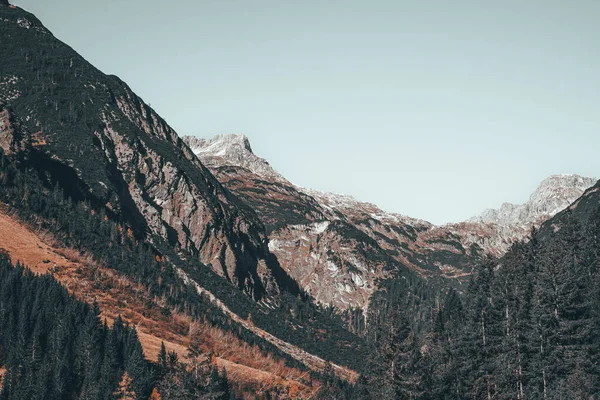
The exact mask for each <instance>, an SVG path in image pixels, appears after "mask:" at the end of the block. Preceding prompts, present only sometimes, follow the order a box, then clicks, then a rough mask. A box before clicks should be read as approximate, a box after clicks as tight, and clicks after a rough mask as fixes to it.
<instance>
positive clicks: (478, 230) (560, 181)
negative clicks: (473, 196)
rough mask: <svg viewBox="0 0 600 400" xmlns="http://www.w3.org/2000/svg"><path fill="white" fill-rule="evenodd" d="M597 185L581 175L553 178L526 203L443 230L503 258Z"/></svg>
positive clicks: (549, 178) (509, 206)
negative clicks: (514, 245) (507, 252)
mask: <svg viewBox="0 0 600 400" xmlns="http://www.w3.org/2000/svg"><path fill="white" fill-rule="evenodd" d="M595 183H596V179H595V178H587V177H582V176H579V175H567V174H563V175H552V176H550V177H548V178H546V179H544V180H543V181H542V182H541V183H540V184H539V186H538V187H537V189H536V190H535V191H534V192H533V193H532V194H531V196H530V197H529V200H528V201H527V202H525V203H523V204H511V203H504V204H502V206H501V207H500V208H499V209H488V210H486V211H484V212H483V213H482V214H481V215H479V216H476V217H473V218H471V219H469V220H468V221H466V222H463V223H458V224H449V225H445V226H444V227H443V228H445V229H449V230H450V231H452V232H454V233H456V234H458V235H460V236H461V237H462V238H463V242H464V243H466V244H477V245H478V246H480V247H481V248H482V249H483V250H484V251H485V252H487V253H489V254H492V255H496V256H500V255H503V254H504V253H505V252H506V251H507V250H508V249H509V248H510V246H511V245H512V244H513V243H515V242H517V241H519V240H523V239H526V238H527V237H528V236H529V235H530V233H531V229H532V228H538V227H539V226H540V225H541V224H542V223H543V222H544V221H546V220H548V219H550V218H551V217H553V216H554V215H556V214H557V213H558V212H560V211H562V210H564V209H565V208H566V207H568V206H569V205H570V204H571V203H573V202H574V201H575V200H576V199H578V198H579V197H580V196H581V195H582V194H583V193H584V192H585V191H586V189H588V188H590V187H591V186H593V185H594V184H595Z"/></svg>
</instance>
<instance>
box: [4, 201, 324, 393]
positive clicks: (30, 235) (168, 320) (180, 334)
mask: <svg viewBox="0 0 600 400" xmlns="http://www.w3.org/2000/svg"><path fill="white" fill-rule="evenodd" d="M0 252H5V253H8V254H9V255H10V257H11V258H12V260H13V261H14V262H17V261H19V262H21V263H22V264H23V265H25V266H27V267H28V268H30V269H31V270H32V271H33V272H35V273H37V274H44V273H49V274H52V275H53V276H54V278H55V279H56V280H57V281H59V282H60V283H61V284H62V285H64V286H65V287H66V288H67V289H68V290H69V291H70V292H71V293H73V294H74V295H75V296H76V297H78V298H79V299H80V300H83V301H85V302H88V303H90V304H92V303H94V302H96V303H97V304H98V306H99V308H100V311H101V317H102V318H103V319H104V318H105V319H106V320H107V321H108V322H109V323H111V322H112V321H113V320H114V319H115V318H117V316H118V315H121V317H122V318H123V320H125V321H126V322H128V323H129V324H131V325H134V326H135V327H136V329H137V332H138V336H139V338H140V342H141V343H142V346H143V348H144V352H145V355H146V357H147V358H148V359H150V360H156V358H157V355H158V352H159V350H160V346H161V343H162V342H164V343H165V346H166V348H167V350H168V351H175V352H176V353H177V354H178V355H179V359H180V360H181V361H183V362H186V363H191V362H193V361H195V360H190V359H189V358H188V346H189V344H190V338H191V337H194V338H198V339H199V340H200V342H199V343H198V345H199V348H200V349H201V351H202V352H203V353H204V354H205V355H207V356H208V355H209V354H212V355H214V357H213V362H214V363H216V364H217V365H218V366H219V367H220V368H221V367H224V368H225V369H226V370H227V373H228V375H229V377H230V378H231V381H232V384H233V386H234V390H235V391H236V392H237V394H238V395H242V396H243V397H244V398H254V397H253V396H252V395H250V394H249V393H258V395H259V398H260V394H261V393H262V392H263V391H264V390H266V389H272V388H278V389H279V391H280V392H283V393H287V395H284V397H282V398H303V399H309V398H313V397H314V396H315V394H316V392H317V391H318V388H319V384H320V383H319V382H315V381H311V379H310V376H309V374H308V373H306V372H302V371H300V370H297V369H295V368H290V367H288V366H286V365H285V363H284V362H283V360H276V359H275V358H274V357H272V356H271V355H269V354H265V353H263V352H262V351H261V350H260V349H258V348H257V347H255V346H250V345H248V344H247V343H245V342H242V341H241V340H239V339H238V338H237V337H235V336H234V335H233V334H231V333H229V332H225V331H223V330H220V329H218V328H216V327H214V326H212V325H210V324H209V323H207V322H206V321H196V320H193V319H192V318H191V317H190V316H188V315H185V314H182V313H178V312H176V310H169V311H170V313H167V314H169V315H168V316H166V315H165V313H163V312H162V311H164V309H165V308H166V307H167V306H166V304H167V303H166V301H165V300H164V299H161V298H155V297H151V296H150V295H149V294H148V291H147V290H146V289H145V288H144V287H143V286H142V285H138V284H135V283H132V282H131V281H129V280H128V279H127V278H125V277H123V276H121V275H119V274H118V273H116V272H115V271H113V270H110V269H107V268H104V267H103V266H101V265H98V263H96V262H95V261H94V260H93V259H92V258H91V257H89V256H86V255H82V254H81V253H80V252H78V251H76V250H73V249H68V248H61V247H59V246H57V245H56V244H55V241H54V240H53V238H52V236H51V235H50V234H49V233H47V232H38V231H37V230H34V229H32V228H31V227H29V226H27V225H25V224H24V223H22V222H21V221H20V220H18V218H16V217H15V216H12V215H10V214H9V213H8V212H7V209H6V207H3V206H2V205H0Z"/></svg>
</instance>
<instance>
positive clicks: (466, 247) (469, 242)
mask: <svg viewBox="0 0 600 400" xmlns="http://www.w3.org/2000/svg"><path fill="white" fill-rule="evenodd" d="M183 140H184V141H185V142H186V143H188V144H189V145H190V148H191V149H192V151H193V152H194V153H195V154H196V155H197V156H198V157H199V158H200V159H201V161H202V162H203V163H204V164H205V165H206V166H207V167H208V168H209V169H211V171H213V173H214V174H215V176H216V177H217V179H219V180H220V181H221V183H223V184H224V185H225V186H226V187H228V188H229V189H230V190H232V191H233V192H235V193H236V194H238V196H239V197H240V198H242V199H243V200H244V201H246V202H247V203H248V204H249V205H251V207H252V208H254V209H255V210H256V211H257V212H258V215H259V217H260V218H261V219H262V220H263V222H264V223H265V224H266V225H267V226H271V228H269V229H268V230H267V232H268V236H269V248H270V250H271V251H272V252H273V253H275V254H277V256H278V258H279V260H280V262H281V263H282V265H283V267H284V269H285V270H286V271H287V272H288V273H289V274H290V275H291V276H292V277H294V278H295V279H296V280H297V281H298V282H299V283H300V285H301V286H302V287H303V288H304V289H305V290H307V291H308V292H309V293H311V295H313V296H315V297H316V299H317V300H318V301H321V302H323V303H325V304H332V305H335V306H336V307H339V308H342V309H345V308H348V307H360V308H363V307H366V306H368V303H369V297H370V295H371V294H372V293H373V292H374V291H375V290H376V287H377V283H376V282H377V280H378V279H381V278H386V277H390V276H394V275H395V274H400V275H402V274H406V273H408V272H407V271H413V272H415V273H417V274H418V275H420V276H422V277H425V278H426V279H440V278H441V279H442V281H444V280H450V281H453V280H456V281H458V282H462V283H459V284H464V283H466V281H465V280H466V279H467V278H468V277H469V275H470V273H471V272H470V271H471V269H470V265H473V264H474V263H475V262H476V261H477V260H481V259H483V257H484V256H485V255H491V256H494V257H499V256H501V255H503V254H504V253H505V252H506V251H507V250H508V248H510V246H512V244H514V243H516V242H517V241H519V240H524V239H526V238H527V237H528V235H529V233H530V231H531V229H532V228H534V227H539V225H540V224H541V223H542V222H544V221H545V220H546V219H548V218H550V217H551V216H553V215H554V214H556V213H557V212H558V211H560V209H562V208H564V207H567V206H568V205H569V204H570V203H571V202H572V201H574V200H575V199H576V198H577V197H579V196H580V195H581V194H583V192H584V190H585V188H587V187H588V186H591V185H592V184H593V183H594V182H595V180H593V179H592V178H583V177H579V176H575V175H572V176H571V175H564V177H570V178H569V179H566V178H565V179H554V178H552V177H549V178H547V179H546V180H545V181H544V182H542V183H541V184H540V185H539V186H538V189H537V190H536V191H535V192H534V193H533V194H532V195H531V197H530V198H531V199H532V200H531V201H532V204H534V205H535V207H533V206H531V207H527V206H526V205H523V206H520V207H521V208H522V209H525V210H526V211H530V212H527V213H525V212H522V213H521V214H523V215H524V216H525V217H528V218H529V219H527V220H526V219H525V217H523V223H516V224H500V223H494V221H475V220H474V219H471V220H467V221H464V222H460V223H451V224H443V225H434V224H431V223H429V222H427V221H424V220H421V219H416V218H411V217H409V216H405V215H401V214H396V213H389V212H385V211H383V210H381V209H380V208H379V207H377V206H376V205H374V204H371V203H367V202H361V201H359V200H357V199H355V198H354V197H352V196H348V195H342V194H335V193H326V192H321V191H317V190H312V189H307V188H302V187H298V186H295V185H293V184H292V183H290V182H289V181H287V180H286V179H285V178H283V177H281V175H280V174H279V173H277V171H275V170H274V169H273V167H272V166H271V165H270V164H269V163H268V162H267V161H266V160H264V159H262V158H260V157H258V156H256V155H255V154H254V153H253V152H252V151H251V146H250V143H249V139H248V138H247V137H245V136H243V135H242V136H240V135H236V136H235V137H230V136H227V135H218V136H216V137H213V138H212V139H197V138H194V137H190V136H186V137H184V138H183ZM240 140H243V141H244V143H247V145H246V146H245V148H241V147H240V146H235V145H231V144H232V143H235V142H236V141H238V142H239V141H240ZM249 165H251V167H250V166H249ZM575 183H579V184H575ZM553 193H558V194H560V196H552V195H551V194H553ZM303 196H304V197H303ZM544 199H549V200H548V202H549V203H548V204H551V205H552V206H548V207H543V204H544V201H543V200H544ZM518 207H519V206H516V205H515V206H514V209H517V210H519V209H518ZM540 210H541V211H544V212H541V211H540ZM293 212H298V214H300V212H302V213H303V214H302V215H298V216H297V218H290V215H291V213H293ZM488 214H491V211H489V212H488ZM518 215H520V214H518ZM532 215H533V216H535V217H532ZM366 249H369V250H368V251H366ZM365 251H366V252H365ZM446 284H448V283H446ZM442 285H444V283H442Z"/></svg>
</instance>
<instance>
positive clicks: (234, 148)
mask: <svg viewBox="0 0 600 400" xmlns="http://www.w3.org/2000/svg"><path fill="white" fill-rule="evenodd" d="M183 141H184V142H185V143H186V144H187V145H188V146H189V147H190V149H192V151H193V152H194V154H196V156H198V158H199V159H200V161H202V162H203V163H204V164H206V165H207V166H211V165H218V166H223V165H232V166H236V167H241V168H245V169H247V170H249V171H250V172H252V173H254V174H256V175H259V176H261V177H263V178H276V179H279V180H282V181H286V180H285V179H284V178H283V177H282V176H281V175H280V174H279V173H278V172H276V171H275V170H274V169H273V168H272V167H271V165H270V164H269V163H268V162H267V161H266V160H265V159H263V158H261V157H258V156H257V155H255V154H254V152H253V151H252V146H250V141H249V140H248V137H246V135H243V134H228V135H224V134H220V135H216V136H214V137H212V138H210V139H205V138H199V137H196V136H184V137H183Z"/></svg>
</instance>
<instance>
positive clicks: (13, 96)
mask: <svg viewBox="0 0 600 400" xmlns="http://www.w3.org/2000/svg"><path fill="white" fill-rule="evenodd" d="M2 14H3V21H2V24H1V25H0V26H1V29H2V37H3V41H2V45H1V49H0V51H1V52H2V55H3V57H2V60H3V61H2V65H1V66H0V96H1V97H0V98H1V99H2V100H3V101H4V102H5V103H9V105H10V109H6V110H3V112H4V114H5V115H6V113H9V114H10V115H11V117H10V118H12V119H16V118H18V119H20V120H21V121H22V123H23V124H24V126H25V127H26V129H27V130H28V132H30V133H31V140H30V142H31V146H30V148H29V150H28V156H27V157H28V160H29V163H30V164H31V165H33V166H35V167H36V168H38V169H40V170H42V169H43V170H44V171H47V172H48V174H49V176H48V180H49V181H50V182H51V184H52V185H54V184H59V185H60V186H61V187H63V188H65V189H67V190H68V192H69V193H68V194H69V195H70V196H71V197H72V198H75V199H86V200H88V201H91V202H93V203H94V204H96V205H98V206H102V207H105V208H106V209H107V210H108V211H109V212H110V213H111V214H112V215H114V216H115V218H119V219H121V220H126V221H127V222H128V223H129V224H130V226H131V227H132V229H133V230H134V232H135V235H136V236H137V237H139V238H144V237H160V238H161V239H164V240H166V241H168V242H169V243H170V244H171V245H172V246H176V247H178V248H181V249H184V250H187V251H190V252H191V253H192V254H194V255H195V256H197V257H198V259H199V260H200V261H201V262H203V263H205V264H207V265H211V266H212V268H213V269H214V271H216V272H217V273H219V274H220V275H222V276H224V277H225V278H226V279H228V280H230V281H231V282H232V283H233V284H235V285H236V286H238V287H240V288H243V289H244V290H245V291H247V292H248V293H249V294H250V295H252V296H254V297H255V298H257V299H259V298H261V297H262V296H263V295H264V294H265V293H267V292H274V291H277V290H278V289H277V282H276V279H275V277H274V275H273V272H272V271H271V270H270V269H269V266H268V265H267V262H266V260H267V259H268V257H269V255H268V248H267V246H266V237H265V234H264V227H263V225H262V224H261V222H260V221H259V220H258V218H257V217H256V215H255V213H254V212H253V211H252V210H251V209H249V208H247V207H244V206H243V204H242V203H240V202H239V201H238V200H237V199H236V198H235V196H232V195H231V194H230V193H229V192H228V191H227V190H224V189H223V188H222V186H221V185H220V184H219V182H218V181H217V180H216V179H214V177H213V176H212V174H210V172H209V171H208V170H207V169H206V168H205V167H204V166H203V165H202V164H201V163H200V162H199V161H198V159H197V158H196V157H195V156H194V155H193V153H191V152H190V150H189V148H188V147H187V146H186V145H185V144H184V143H183V142H182V141H181V139H180V138H179V137H178V136H177V134H176V133H175V131H173V129H172V128H171V127H170V126H169V125H168V124H167V123H166V122H165V121H164V120H163V119H162V118H161V117H160V116H159V115H157V114H156V112H155V111H154V110H152V109H151V108H150V107H149V106H148V105H147V104H145V103H144V102H143V101H142V100H141V99H140V98H139V97H138V96H136V95H135V93H133V92H132V90H131V89H130V88H129V87H128V86H127V84H125V83H124V82H123V81H121V80H120V79H119V78H117V77H115V76H110V75H105V74H103V73H102V72H100V71H98V70H97V69H96V68H94V67H93V66H92V65H90V64H89V63H87V62H86V61H85V60H84V59H83V58H82V57H80V56H79V55H78V54H77V53H76V52H75V51H73V50H72V49H71V48H69V47H68V46H66V45H65V44H63V43H61V42H60V41H58V40H57V39H56V38H54V36H52V34H51V33H50V32H49V31H48V30H47V29H46V28H45V27H44V26H43V25H42V24H41V22H40V21H39V20H37V18H35V17H34V16H33V15H32V14H29V13H27V12H25V11H23V10H20V9H10V8H6V7H5V8H3V12H2ZM7 135H9V134H8V133H6V131H5V133H4V136H5V139H4V142H6V141H7V140H8V139H7V138H6V137H7ZM15 140H17V139H15ZM20 145H21V146H25V144H24V143H21V144H20Z"/></svg>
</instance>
